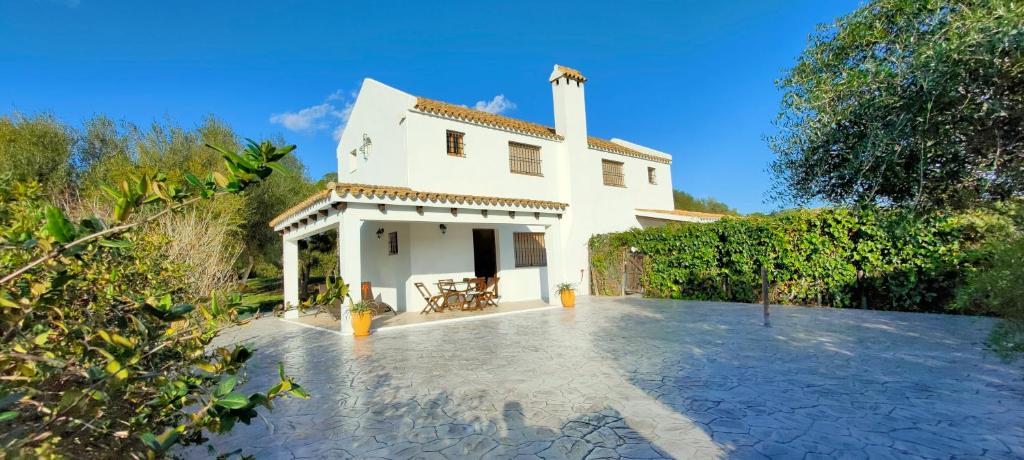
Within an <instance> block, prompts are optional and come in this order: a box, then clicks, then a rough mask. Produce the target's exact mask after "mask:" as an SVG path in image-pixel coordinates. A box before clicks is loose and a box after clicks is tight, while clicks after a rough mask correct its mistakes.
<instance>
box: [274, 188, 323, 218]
mask: <svg viewBox="0 0 1024 460" xmlns="http://www.w3.org/2000/svg"><path fill="white" fill-rule="evenodd" d="M330 196H331V189H329V188H327V189H324V190H320V191H319V192H316V193H314V194H312V195H310V196H309V197H308V198H306V199H305V200H302V201H300V202H299V203H298V204H296V205H295V206H292V207H290V208H288V209H286V210H285V211H284V212H282V213H281V214H278V215H277V217H275V218H273V219H271V220H270V228H274V227H276V226H277V224H279V223H281V221H283V220H285V219H287V218H289V217H291V216H292V214H295V213H297V212H299V211H301V210H303V209H306V208H308V207H310V206H312V205H313V204H314V203H316V202H317V201H320V200H326V199H327V198H328V197H330Z"/></svg>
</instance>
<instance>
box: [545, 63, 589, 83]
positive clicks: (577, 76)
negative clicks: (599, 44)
mask: <svg viewBox="0 0 1024 460" xmlns="http://www.w3.org/2000/svg"><path fill="white" fill-rule="evenodd" d="M563 76H564V77H566V78H568V79H570V80H576V81H578V82H580V83H584V82H586V81H587V77H584V76H583V74H581V73H580V71H579V70H576V69H572V68H569V67H566V66H562V65H558V64H555V70H554V72H551V81H555V80H558V79H559V78H562V77H563Z"/></svg>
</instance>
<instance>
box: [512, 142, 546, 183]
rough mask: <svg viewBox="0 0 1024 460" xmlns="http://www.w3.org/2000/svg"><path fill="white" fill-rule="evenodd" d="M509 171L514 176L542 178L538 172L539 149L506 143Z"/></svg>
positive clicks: (527, 145)
mask: <svg viewBox="0 0 1024 460" xmlns="http://www.w3.org/2000/svg"><path fill="white" fill-rule="evenodd" d="M508 166H509V170H510V171H512V172H513V173H516V174H529V175H531V176H542V175H543V174H541V172H540V147H537V146H536V145H529V144H520V143H518V142H509V143H508Z"/></svg>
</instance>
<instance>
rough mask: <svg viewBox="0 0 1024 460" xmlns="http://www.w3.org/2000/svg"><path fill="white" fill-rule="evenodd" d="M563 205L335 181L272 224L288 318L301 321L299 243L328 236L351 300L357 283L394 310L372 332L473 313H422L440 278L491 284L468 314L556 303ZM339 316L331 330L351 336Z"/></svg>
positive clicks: (345, 319)
mask: <svg viewBox="0 0 1024 460" xmlns="http://www.w3.org/2000/svg"><path fill="white" fill-rule="evenodd" d="M565 207H566V205H564V204H562V203H554V202H547V201H539V200H528V199H513V198H500V197H486V196H475V195H450V194H439V193H430V192H417V191H413V190H411V189H408V188H402V187H384V186H371V185H361V184H337V185H334V186H332V187H330V188H328V189H327V190H325V191H322V192H319V193H317V194H315V195H313V196H312V197H310V198H309V199H307V200H306V201H304V202H302V203H300V204H299V205H297V206H296V207H293V208H292V209H290V210H288V211H287V212H285V213H284V214H282V215H281V216H279V217H278V218H276V219H274V221H272V222H271V225H272V226H273V228H274V229H275V230H276V231H277V232H278V233H279V234H280V235H281V237H282V243H283V247H284V250H283V265H284V270H283V271H284V302H285V305H286V307H288V309H287V311H286V316H288V317H293V318H294V317H298V311H297V310H296V309H294V307H295V306H296V305H298V304H299V297H300V296H299V279H298V275H299V274H298V262H299V242H300V241H302V240H303V239H307V238H310V237H312V236H314V235H317V234H320V233H323V232H327V231H332V230H335V231H337V235H338V248H337V249H338V270H337V271H338V274H339V275H340V276H341V278H342V279H344V282H345V283H346V284H348V285H349V286H350V293H351V296H352V297H353V300H355V301H359V300H360V286H361V284H362V283H363V282H368V283H370V287H371V288H372V296H373V299H374V300H376V301H378V302H383V303H385V304H387V305H389V306H391V307H392V308H393V309H394V310H395V312H396V315H392V314H391V313H387V314H385V315H382V316H379V317H378V318H376V319H375V321H374V323H375V325H376V326H379V327H383V326H384V325H386V324H391V325H401V324H413V323H417V322H423V321H431V320H432V319H428V318H430V317H431V316H432V315H433V316H434V317H438V318H440V317H442V316H441V315H444V316H445V317H460V316H465V315H470V314H471V313H460V312H458V311H452V312H449V311H445V312H443V313H438V312H434V311H431V312H428V313H422V314H421V311H423V310H424V307H426V306H427V305H428V303H427V300H426V299H425V298H424V291H426V292H427V293H428V294H431V295H436V294H439V293H440V292H439V289H438V284H437V283H438V281H440V280H444V279H447V280H454V281H462V280H463V279H468V278H477V277H486V278H488V279H496V280H497V286H496V294H497V302H496V303H497V307H495V306H493V305H492V306H491V307H490V308H483V309H481V310H479V311H478V312H475V313H473V314H487V313H495V312H504V311H506V310H509V309H513V308H524V307H523V306H528V305H533V306H534V307H536V306H538V305H546V304H551V303H552V302H557V300H556V297H557V296H555V295H553V290H554V286H555V284H557V283H559V282H561V281H562V278H563V277H562V273H563V269H562V267H563V261H562V253H563V251H562V249H561V248H562V239H563V236H562V230H561V217H562V212H563V211H564V209H565ZM417 284H421V286H417ZM448 310H457V309H448ZM323 316H325V315H320V316H319V317H318V318H317V319H316V322H317V323H318V324H317V325H318V326H321V327H322V326H324V323H323V321H324V320H322V319H320V318H322V317H323ZM341 316H342V317H341V319H340V321H339V320H334V319H333V318H331V320H330V321H333V322H335V323H336V325H335V329H337V330H340V331H342V332H348V331H349V329H350V328H351V324H350V321H349V318H348V311H347V309H345V308H343V309H342V315H341ZM327 317H328V318H330V316H329V315H327ZM389 317H390V318H389ZM338 323H340V324H338Z"/></svg>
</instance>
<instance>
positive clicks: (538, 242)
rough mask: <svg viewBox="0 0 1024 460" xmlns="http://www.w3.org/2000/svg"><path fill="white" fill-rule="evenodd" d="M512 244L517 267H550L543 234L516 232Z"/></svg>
mask: <svg viewBox="0 0 1024 460" xmlns="http://www.w3.org/2000/svg"><path fill="white" fill-rule="evenodd" d="M512 242H513V245H514V247H515V252H516V267H547V266H548V253H547V250H546V249H544V234H543V233H531V232H514V233H513V234H512Z"/></svg>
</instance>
